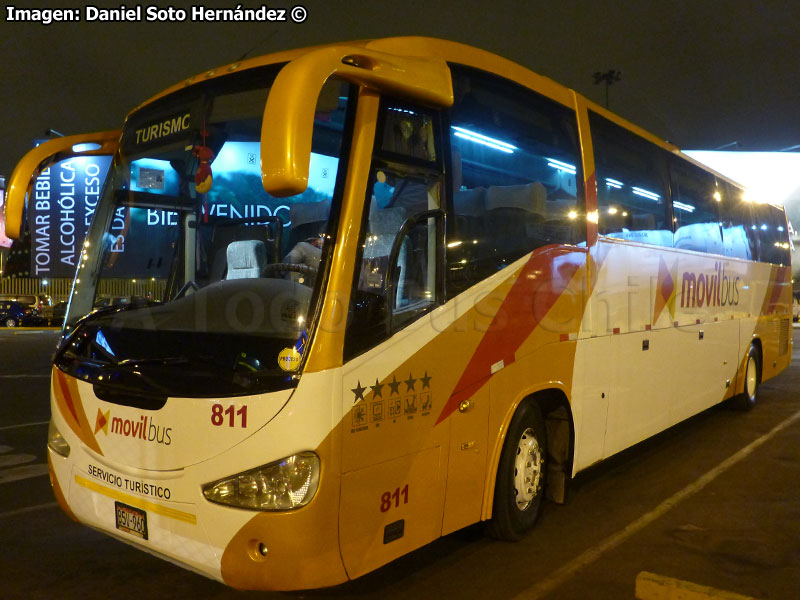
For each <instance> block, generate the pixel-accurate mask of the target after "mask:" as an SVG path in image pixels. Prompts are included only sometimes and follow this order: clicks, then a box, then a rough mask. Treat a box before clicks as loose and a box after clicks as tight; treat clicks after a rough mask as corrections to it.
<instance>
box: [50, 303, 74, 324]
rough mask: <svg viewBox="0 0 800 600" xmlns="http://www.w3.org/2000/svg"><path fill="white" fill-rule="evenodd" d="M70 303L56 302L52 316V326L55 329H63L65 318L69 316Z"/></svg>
mask: <svg viewBox="0 0 800 600" xmlns="http://www.w3.org/2000/svg"><path fill="white" fill-rule="evenodd" d="M68 305H69V303H68V302H67V301H66V300H63V301H62V302H56V303H55V304H54V305H53V311H52V313H51V315H50V320H49V322H50V325H51V326H53V327H61V326H63V325H64V317H66V316H67V306H68Z"/></svg>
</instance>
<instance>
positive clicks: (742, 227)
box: [721, 183, 758, 260]
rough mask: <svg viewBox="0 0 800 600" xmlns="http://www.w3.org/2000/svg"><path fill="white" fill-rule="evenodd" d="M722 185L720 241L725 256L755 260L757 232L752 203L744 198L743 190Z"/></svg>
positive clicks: (756, 255)
mask: <svg viewBox="0 0 800 600" xmlns="http://www.w3.org/2000/svg"><path fill="white" fill-rule="evenodd" d="M721 187H722V214H723V220H722V242H723V245H724V248H725V256H730V257H733V258H744V259H746V260H757V257H758V233H757V232H756V224H755V218H754V215H753V204H752V203H750V202H747V201H746V200H745V199H744V192H743V191H742V190H740V189H738V188H737V187H735V186H733V185H731V184H729V183H725V184H724V185H722V186H721Z"/></svg>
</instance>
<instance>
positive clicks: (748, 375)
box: [733, 344, 761, 410]
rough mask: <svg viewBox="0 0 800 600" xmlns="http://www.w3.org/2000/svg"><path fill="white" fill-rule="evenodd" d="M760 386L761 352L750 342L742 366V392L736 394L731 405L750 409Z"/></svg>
mask: <svg viewBox="0 0 800 600" xmlns="http://www.w3.org/2000/svg"><path fill="white" fill-rule="evenodd" d="M760 386H761V352H759V350H758V347H757V346H756V345H755V344H750V350H748V352H747V359H746V362H745V367H744V392H742V393H741V394H739V395H738V396H736V397H735V398H734V399H733V400H734V402H733V406H734V407H735V408H738V409H739V410H752V408H753V407H754V406H755V405H756V403H757V402H758V390H759V387H760Z"/></svg>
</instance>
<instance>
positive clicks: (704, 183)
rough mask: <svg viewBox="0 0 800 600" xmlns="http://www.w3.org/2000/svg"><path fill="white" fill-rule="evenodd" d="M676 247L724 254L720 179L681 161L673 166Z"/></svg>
mask: <svg viewBox="0 0 800 600" xmlns="http://www.w3.org/2000/svg"><path fill="white" fill-rule="evenodd" d="M670 184H671V190H672V213H673V217H672V220H673V223H674V230H675V238H674V246H675V248H682V249H684V250H695V251H697V252H710V253H712V254H722V253H723V245H722V223H721V222H720V219H719V205H720V203H721V201H722V192H721V191H719V190H718V189H717V182H716V178H715V177H714V176H713V175H712V174H711V173H708V172H707V171H704V170H703V169H700V168H698V167H696V166H694V165H693V164H691V163H689V162H686V161H685V160H682V159H680V158H678V157H673V159H672V164H671V166H670Z"/></svg>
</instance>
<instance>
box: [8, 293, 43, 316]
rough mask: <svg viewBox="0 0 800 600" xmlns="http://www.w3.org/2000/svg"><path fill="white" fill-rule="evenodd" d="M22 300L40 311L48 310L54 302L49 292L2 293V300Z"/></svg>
mask: <svg viewBox="0 0 800 600" xmlns="http://www.w3.org/2000/svg"><path fill="white" fill-rule="evenodd" d="M5 301H10V302H21V303H22V304H25V305H26V306H29V307H30V308H32V309H35V310H37V311H39V313H45V312H48V311H47V309H48V308H49V307H50V306H52V304H53V302H52V300H51V299H50V296H48V295H47V294H0V302H5Z"/></svg>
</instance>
